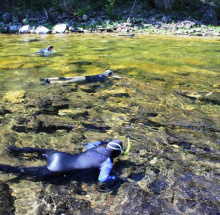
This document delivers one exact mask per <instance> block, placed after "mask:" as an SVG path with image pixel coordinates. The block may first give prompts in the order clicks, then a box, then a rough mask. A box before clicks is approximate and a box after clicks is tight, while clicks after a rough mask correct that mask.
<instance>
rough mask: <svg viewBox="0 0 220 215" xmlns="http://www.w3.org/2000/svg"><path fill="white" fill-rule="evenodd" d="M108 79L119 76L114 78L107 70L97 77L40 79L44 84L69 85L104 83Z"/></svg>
mask: <svg viewBox="0 0 220 215" xmlns="http://www.w3.org/2000/svg"><path fill="white" fill-rule="evenodd" d="M109 77H114V78H121V77H119V76H115V75H114V73H113V72H112V71H111V70H109V69H107V70H106V71H105V72H104V73H103V74H99V75H91V76H75V77H53V78H45V79H41V81H44V82H43V83H42V85H44V84H70V83H95V82H104V81H106V80H107V79H108V78H109Z"/></svg>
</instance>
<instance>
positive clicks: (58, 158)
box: [0, 140, 130, 182]
mask: <svg viewBox="0 0 220 215" xmlns="http://www.w3.org/2000/svg"><path fill="white" fill-rule="evenodd" d="M103 144H104V145H106V146H101V145H103ZM8 150H9V151H10V152H13V153H18V154H19V153H38V155H41V156H43V157H44V158H46V160H47V164H46V165H43V166H32V167H24V166H11V165H6V164H0V171H2V172H5V173H15V174H19V175H26V176H32V177H35V178H36V179H40V180H45V179H50V178H56V177H58V176H61V175H65V174H68V173H69V174H70V173H76V171H82V170H91V169H93V170H99V176H98V180H99V181H100V182H114V181H115V180H116V177H115V176H110V173H111V170H112V168H113V159H114V158H116V157H118V156H119V155H126V154H127V153H128V151H129V150H130V141H128V148H127V149H126V151H123V146H122V141H121V140H107V141H96V142H91V143H88V144H87V145H86V151H84V152H82V153H79V154H70V153H66V152H61V151H56V150H53V149H42V148H32V147H23V148H17V147H16V146H9V147H8ZM85 177H88V175H86V176H85Z"/></svg>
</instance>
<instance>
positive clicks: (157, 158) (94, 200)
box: [0, 34, 220, 215]
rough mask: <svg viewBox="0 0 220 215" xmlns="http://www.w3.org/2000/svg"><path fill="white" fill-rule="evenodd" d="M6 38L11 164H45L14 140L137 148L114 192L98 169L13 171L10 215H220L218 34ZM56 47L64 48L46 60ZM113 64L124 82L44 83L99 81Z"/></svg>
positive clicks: (0, 125) (8, 188)
mask: <svg viewBox="0 0 220 215" xmlns="http://www.w3.org/2000/svg"><path fill="white" fill-rule="evenodd" d="M0 38H1V41H3V42H2V43H1V46H2V51H1V53H0V56H1V62H0V68H1V69H0V75H1V79H0V89H1V90H0V134H1V135H0V146H1V147H0V154H1V156H0V163H1V164H11V165H13V166H17V165H19V166H40V165H44V164H45V161H44V160H42V159H39V157H38V156H37V155H34V156H30V155H20V156H14V155H13V154H11V153H9V152H8V151H7V147H8V146H10V145H15V146H17V147H42V148H46V149H48V148H53V149H56V150H60V151H65V152H69V153H79V152H82V151H84V150H85V149H84V146H85V144H87V143H88V142H92V141H96V140H106V139H121V140H122V141H123V145H124V147H125V148H126V146H127V137H129V138H130V140H131V144H132V147H131V150H130V152H129V154H128V155H126V156H120V157H119V158H118V159H116V160H115V163H114V168H113V171H112V173H111V174H112V175H114V176H116V177H117V179H118V180H117V181H116V182H115V183H114V184H112V185H109V184H102V183H99V182H98V180H97V177H98V172H90V171H89V172H80V173H78V174H72V175H65V176H63V177H59V178H54V180H51V181H38V180H35V179H34V178H32V177H23V176H20V177H19V176H17V175H15V174H4V173H2V172H1V174H0V180H1V184H0V185H1V189H0V194H1V201H0V203H2V204H3V205H5V207H1V212H2V213H4V214H7V213H8V214H10V213H11V214H13V213H16V214H39V215H40V214H42V215H43V214H56V215H59V214H67V215H68V214H69V215H70V214H108V215H109V214H118V215H119V214H125V213H130V214H144V215H148V214H151V215H153V214H175V215H176V214H178V215H185V214H192V215H198V214H204V215H212V214H215V215H219V212H220V206H219V199H220V187H219V182H220V166H219V161H220V159H219V158H220V157H219V151H220V142H219V139H220V118H219V112H220V106H219V104H220V100H219V98H220V96H219V93H220V85H219V83H220V81H219V41H218V38H197V37H193V38H190V37H181V38H176V37H164V36H149V37H145V36H144V35H137V36H135V37H119V36H116V35H114V34H111V35H109V34H95V35H93V34H77V35H74V36H72V35H70V34H61V35H60V34H47V35H36V34H21V35H18V34H16V35H7V34H2V35H0ZM48 41H52V42H53V45H54V47H55V48H56V50H57V52H56V53H55V54H54V55H50V56H49V57H40V56H36V55H35V52H36V51H37V50H39V48H40V47H44V46H45V44H47V43H48ZM73 47H74V48H73ZM8 50H10V52H9V51H8ZM108 65H110V66H111V67H110V68H111V69H112V70H113V71H114V72H115V74H116V75H119V76H122V77H124V78H122V79H119V80H116V79H111V80H108V81H107V82H105V83H94V84H79V85H78V84H70V85H55V84H48V85H40V83H41V82H40V81H39V79H40V78H46V77H53V76H76V75H78V76H79V75H95V74H100V73H102V72H104V71H105V68H106V67H107V66H108Z"/></svg>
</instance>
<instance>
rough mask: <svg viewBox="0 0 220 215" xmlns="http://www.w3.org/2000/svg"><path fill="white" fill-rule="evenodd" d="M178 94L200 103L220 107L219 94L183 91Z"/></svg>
mask: <svg viewBox="0 0 220 215" xmlns="http://www.w3.org/2000/svg"><path fill="white" fill-rule="evenodd" d="M180 94H181V95H183V96H186V97H189V98H192V99H199V100H201V101H205V102H210V103H212V104H217V105H220V92H195V91H188V90H184V91H181V92H180Z"/></svg>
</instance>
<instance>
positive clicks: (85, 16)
mask: <svg viewBox="0 0 220 215" xmlns="http://www.w3.org/2000/svg"><path fill="white" fill-rule="evenodd" d="M88 19H89V17H88V16H87V15H86V14H84V15H83V16H82V20H83V21H84V22H86V21H88Z"/></svg>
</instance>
